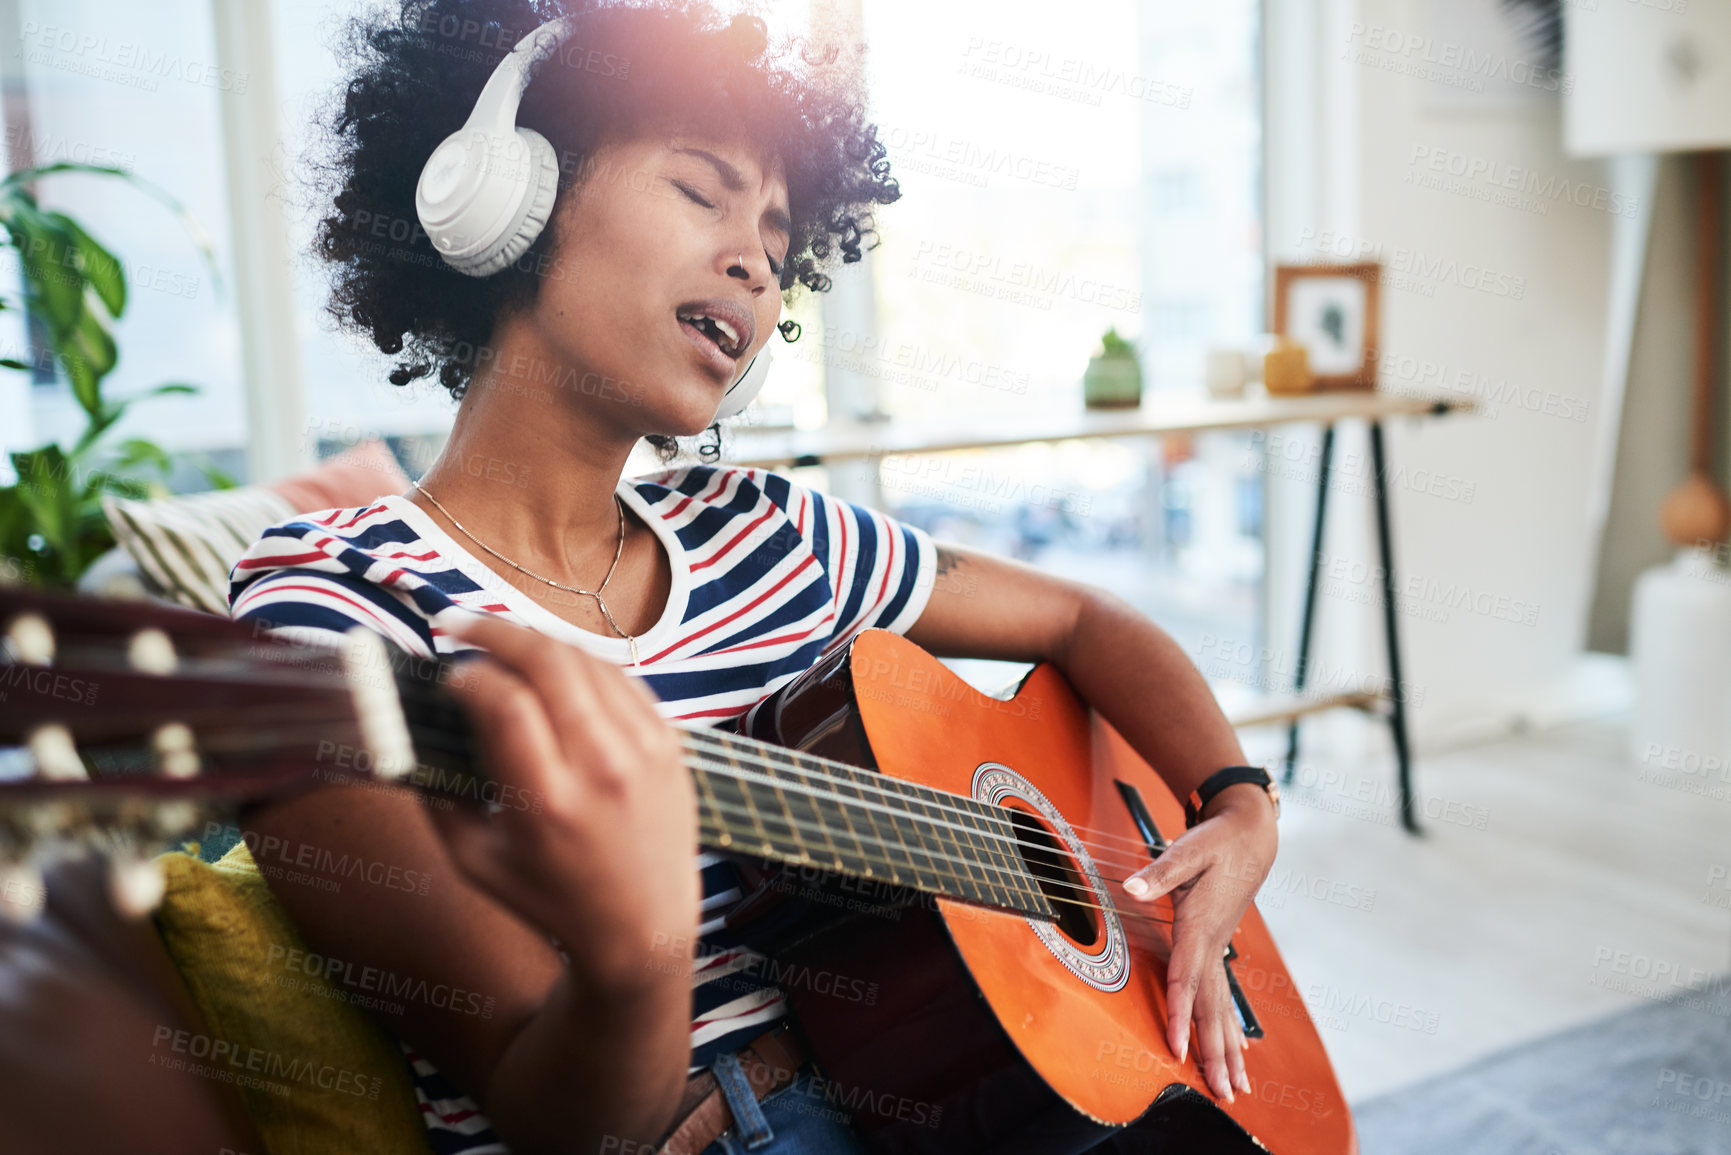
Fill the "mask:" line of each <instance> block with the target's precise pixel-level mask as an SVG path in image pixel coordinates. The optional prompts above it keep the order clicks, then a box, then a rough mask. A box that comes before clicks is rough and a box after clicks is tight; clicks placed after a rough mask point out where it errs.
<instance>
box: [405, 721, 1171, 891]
mask: <svg viewBox="0 0 1731 1155" xmlns="http://www.w3.org/2000/svg"><path fill="white" fill-rule="evenodd" d="M411 728H414V727H411ZM678 728H679V729H680V731H681V733H682V735H684V736H686V738H687V740H688V741H687V749H688V750H690V752H691V754H692V755H693V756H699V757H702V756H707V757H709V758H711V759H713V760H714V761H712V762H711V763H710V765H712V766H713V767H714V768H715V769H717V770H720V771H722V772H723V773H724V774H726V775H727V776H729V777H730V778H735V779H737V778H740V777H741V776H742V774H743V773H744V772H745V770H746V767H745V766H741V765H740V764H739V760H738V759H737V758H736V757H735V755H736V754H744V755H745V756H746V762H747V765H749V766H750V767H751V771H750V775H749V778H748V780H751V781H755V782H758V783H759V784H762V785H767V786H769V787H771V788H781V787H795V788H796V789H798V791H799V792H800V793H801V794H803V795H805V796H808V797H811V798H813V799H815V800H818V801H831V802H835V803H837V804H852V805H855V806H861V805H864V806H868V807H870V808H873V809H877V810H880V811H882V812H884V813H886V814H889V815H891V816H892V817H899V818H906V819H909V820H911V821H913V822H916V823H925V824H928V825H933V826H938V827H947V828H949V829H951V830H954V831H958V832H960V833H962V834H970V835H971V834H979V835H981V836H982V837H985V838H988V839H991V840H993V841H994V842H995V843H997V844H1000V845H1015V846H1020V847H1025V848H1028V849H1031V850H1044V849H1045V847H1044V845H1043V844H1041V843H1037V842H1031V841H1026V840H1024V839H1021V838H1019V837H1013V838H1005V837H1004V836H1003V835H1000V834H993V833H992V832H991V831H990V830H987V829H981V828H979V827H976V826H972V825H966V824H962V823H958V822H945V821H943V820H942V819H939V818H936V817H935V816H934V815H933V814H929V813H928V814H921V813H917V812H915V811H913V810H912V809H910V805H914V806H924V807H926V808H928V809H930V810H936V811H940V812H944V811H947V812H948V813H950V814H953V815H956V816H958V817H965V818H968V819H971V820H973V821H974V822H989V823H992V824H993V825H1003V826H1010V828H1011V829H1015V828H1014V827H1013V826H1011V824H1010V823H1009V821H1008V820H1007V818H1006V817H1005V812H1004V810H1003V809H1002V808H997V807H991V806H988V805H987V804H985V803H980V802H977V801H975V800H973V799H968V798H965V797H964V796H961V795H950V794H945V793H942V792H936V791H933V792H931V793H930V794H929V795H928V796H927V797H919V796H916V795H914V794H910V793H908V791H909V790H913V791H929V790H930V788H929V787H923V786H920V785H918V784H917V783H906V782H902V781H901V780H899V779H892V778H888V777H887V776H883V775H878V774H873V773H870V772H867V771H861V770H860V768H858V767H854V766H850V765H848V764H847V763H843V762H836V761H834V760H830V759H820V758H819V757H818V756H815V755H805V754H800V753H798V752H795V751H789V750H787V749H786V748H784V747H779V746H773V745H771V744H768V743H761V742H760V741H759V740H758V739H750V738H748V739H745V741H746V742H749V743H752V745H750V746H743V747H741V746H737V745H735V743H737V742H738V740H739V739H738V737H737V736H733V735H729V736H728V739H726V740H723V739H721V738H720V736H718V735H715V734H713V733H712V732H709V731H706V730H701V729H695V728H686V727H678ZM759 749H761V750H762V751H764V752H766V753H769V752H772V753H769V756H768V757H764V756H762V755H760V754H759V753H758V751H759ZM777 755H779V756H780V757H776V756H777ZM799 757H803V758H805V759H807V761H810V762H817V763H819V765H817V766H808V765H801V764H800V763H799V762H798V761H796V760H794V759H796V758H799ZM784 759H785V760H784ZM760 763H761V765H760ZM823 763H828V765H827V766H825V765H823ZM770 767H774V768H779V769H781V770H783V771H789V772H793V773H795V774H797V775H799V776H800V777H798V778H779V777H776V776H775V774H774V773H773V771H772V770H771V769H770ZM829 767H834V770H829ZM826 770H828V771H829V772H828V773H825V772H824V771H826ZM836 771H839V772H840V774H838V773H836ZM844 776H845V778H844ZM838 779H843V780H845V781H846V782H847V784H848V785H852V786H854V787H855V788H856V789H858V790H860V791H861V792H862V793H863V794H871V795H875V796H877V797H878V798H880V799H883V800H885V801H884V802H880V803H872V802H869V801H867V800H865V799H864V798H861V797H856V796H850V795H846V794H840V793H837V792H836V789H835V786H834V783H835V782H836V781H837V780H838ZM874 779H876V780H878V781H874ZM883 782H887V783H894V784H896V785H897V786H899V787H901V789H896V788H893V787H891V786H886V785H882V784H881V783H883ZM813 783H816V784H818V785H819V786H820V787H821V789H819V790H813V789H812V788H811V787H812V784H813ZM951 798H953V799H956V800H957V802H973V803H974V804H975V805H976V806H977V807H979V809H977V810H970V809H966V808H964V807H962V806H959V805H957V804H956V802H951V801H947V799H951ZM799 829H800V831H801V833H805V832H808V831H809V830H811V829H812V828H809V827H807V826H803V825H802V826H800V828H799ZM815 829H816V831H817V832H818V833H822V832H823V828H822V827H817V828H815ZM1072 829H1074V827H1072ZM1077 841H1078V842H1080V843H1081V845H1083V846H1084V847H1086V848H1087V849H1088V850H1090V851H1091V852H1094V856H1095V857H1096V859H1097V860H1099V861H1101V862H1103V863H1106V864H1107V865H1110V866H1113V867H1116V868H1117V869H1120V870H1125V871H1133V870H1136V869H1139V868H1140V867H1141V866H1143V865H1146V864H1145V863H1144V862H1142V861H1141V859H1140V857H1136V858H1133V859H1130V860H1128V861H1126V860H1125V859H1123V858H1119V857H1115V856H1117V855H1120V854H1123V853H1125V852H1124V850H1123V849H1122V848H1119V847H1109V846H1105V845H1103V844H1099V843H1096V842H1092V841H1090V840H1087V839H1082V838H1078V840H1077ZM1138 852H1139V854H1147V852H1148V851H1147V845H1146V843H1143V844H1141V845H1140V846H1138V847H1137V848H1136V851H1135V852H1133V853H1138Z"/></svg>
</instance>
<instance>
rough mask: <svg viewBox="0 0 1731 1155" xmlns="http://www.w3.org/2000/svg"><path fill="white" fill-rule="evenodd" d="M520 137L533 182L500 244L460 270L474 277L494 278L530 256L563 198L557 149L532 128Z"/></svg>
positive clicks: (520, 132)
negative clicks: (526, 154)
mask: <svg viewBox="0 0 1731 1155" xmlns="http://www.w3.org/2000/svg"><path fill="white" fill-rule="evenodd" d="M517 137H518V139H519V140H521V141H522V142H523V143H524V145H525V146H527V148H528V157H527V158H526V163H527V164H528V167H529V181H528V184H527V186H526V187H525V188H524V189H523V191H522V199H521V200H520V201H519V202H518V204H517V207H516V212H515V213H514V214H513V216H512V220H511V224H510V225H509V226H507V227H506V229H505V232H504V233H503V234H502V235H501V236H500V238H499V240H498V241H497V242H495V243H494V244H492V245H489V246H488V247H487V250H486V251H485V252H483V253H478V254H476V256H475V257H474V259H473V260H472V262H465V266H464V267H462V268H460V269H459V271H461V272H464V273H468V274H469V275H470V276H472V277H488V276H492V275H493V274H494V273H497V272H499V271H500V270H501V269H504V268H505V267H507V266H508V265H510V264H511V262H513V261H515V260H516V259H517V258H518V257H520V256H522V255H523V254H524V253H526V252H528V251H529V246H531V245H533V244H534V243H535V240H536V238H538V237H539V236H540V235H541V230H542V229H544V228H546V227H547V222H548V220H550V219H551V218H552V216H553V202H554V200H555V199H557V197H558V195H559V161H558V159H557V158H556V157H555V156H554V155H553V146H552V145H551V144H549V143H547V138H546V137H544V136H542V135H541V134H540V133H538V132H536V131H535V130H534V129H532V128H519V129H518V130H517Z"/></svg>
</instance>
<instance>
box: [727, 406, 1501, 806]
mask: <svg viewBox="0 0 1731 1155" xmlns="http://www.w3.org/2000/svg"><path fill="white" fill-rule="evenodd" d="M1473 409H1474V405H1473V403H1472V402H1471V401H1468V400H1464V399H1461V398H1456V397H1433V396H1423V397H1419V396H1404V395H1399V394H1388V393H1371V392H1351V393H1348V392H1339V393H1319V394H1312V395H1309V396H1302V397H1273V396H1267V395H1260V396H1252V397H1246V398H1242V399H1236V400H1230V401H1217V400H1213V399H1210V398H1206V397H1196V396H1190V395H1179V396H1173V397H1166V396H1162V395H1160V394H1157V393H1156V394H1151V395H1149V396H1147V397H1146V398H1145V399H1144V402H1143V404H1142V406H1141V407H1140V408H1136V409H1118V410H1088V411H1083V412H1079V413H1065V414H1056V415H1052V416H1044V415H1040V416H1035V417H1027V418H1003V419H998V418H992V417H986V418H977V419H969V420H966V421H947V422H941V423H940V422H921V421H885V422H857V421H856V422H834V423H832V424H830V425H828V426H826V427H825V428H823V429H813V430H791V429H752V428H751V427H750V426H746V427H744V428H742V429H738V430H736V431H734V432H733V433H732V434H731V435H730V438H729V440H730V443H731V444H730V445H729V446H728V448H729V452H728V453H727V459H728V460H729V461H730V462H733V463H735V464H739V465H755V466H762V467H765V468H782V467H788V466H796V467H797V466H806V465H828V464H833V463H835V462H840V461H859V460H873V459H877V458H882V457H887V456H896V455H902V454H923V453H945V452H949V451H952V450H959V449H991V448H998V447H1007V446H1012V445H1025V444H1028V443H1030V442H1037V441H1069V440H1074V439H1077V438H1090V437H1163V436H1167V435H1171V434H1179V433H1204V432H1208V431H1211V430H1226V429H1246V430H1247V429H1268V428H1271V427H1273V426H1277V425H1287V424H1293V423H1300V422H1315V423H1318V424H1320V425H1321V426H1322V429H1323V431H1322V458H1321V464H1320V467H1319V469H1318V472H1317V480H1316V520H1315V526H1314V531H1313V535H1312V540H1311V550H1310V565H1309V572H1308V574H1307V575H1306V579H1305V590H1304V614H1303V619H1302V624H1301V626H1300V628H1299V640H1298V660H1297V662H1296V663H1295V670H1294V678H1293V683H1294V684H1293V688H1292V693H1291V694H1290V695H1279V696H1275V697H1270V698H1264V699H1262V700H1260V701H1258V702H1257V703H1255V704H1254V705H1252V706H1250V707H1247V708H1243V709H1237V710H1231V711H1229V712H1228V716H1229V717H1231V718H1232V720H1233V723H1234V724H1235V725H1238V726H1260V725H1273V724H1281V723H1284V724H1285V725H1286V726H1287V747H1286V778H1287V780H1288V781H1291V778H1292V774H1293V771H1294V768H1295V767H1296V765H1297V762H1298V721H1299V719H1300V718H1301V717H1303V716H1304V715H1307V714H1314V713H1317V712H1319V711H1322V710H1331V709H1339V708H1352V709H1358V710H1364V711H1366V712H1370V713H1382V714H1384V716H1385V717H1386V718H1387V720H1388V723H1389V732H1390V734H1391V736H1392V737H1393V739H1394V750H1395V763H1396V769H1397V774H1398V778H1399V790H1400V821H1401V825H1402V826H1404V827H1405V828H1406V829H1407V830H1409V831H1411V832H1413V833H1415V834H1416V833H1418V829H1419V827H1418V819H1417V814H1416V808H1415V806H1414V797H1413V789H1412V755H1411V750H1410V748H1409V746H1408V742H1407V726H1406V702H1405V690H1404V686H1405V683H1404V682H1402V680H1401V672H1400V642H1399V631H1398V629H1397V623H1398V621H1399V610H1398V607H1397V605H1396V602H1395V590H1396V582H1395V572H1394V549H1393V545H1392V543H1391V539H1390V534H1389V512H1388V508H1389V506H1388V484H1387V477H1388V467H1387V451H1386V449H1385V448H1384V445H1383V435H1382V423H1383V421H1385V420H1387V419H1389V418H1392V417H1415V418H1422V417H1441V416H1443V415H1445V414H1449V413H1462V412H1471V411H1472V410H1473ZM1352 419H1357V420H1362V421H1364V422H1366V423H1367V424H1368V426H1369V430H1370V452H1371V470H1372V473H1373V477H1372V489H1373V490H1374V492H1375V494H1376V527H1377V545H1378V550H1379V553H1380V558H1381V562H1382V593H1383V629H1384V633H1385V637H1386V641H1387V644H1388V676H1389V687H1390V692H1389V693H1388V694H1386V695H1381V694H1370V693H1363V692H1359V693H1347V694H1332V695H1326V696H1316V695H1309V696H1307V695H1306V694H1305V692H1304V689H1305V678H1306V675H1307V673H1308V669H1307V667H1308V666H1309V663H1310V645H1311V634H1312V626H1313V625H1314V623H1315V619H1316V595H1317V589H1318V585H1319V581H1318V578H1319V571H1320V568H1321V557H1322V541H1323V529H1324V527H1325V525H1326V523H1327V516H1328V488H1329V471H1330V469H1331V468H1332V465H1333V461H1334V429H1335V425H1336V424H1338V423H1339V422H1341V421H1344V420H1352Z"/></svg>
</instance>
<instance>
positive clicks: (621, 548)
mask: <svg viewBox="0 0 1731 1155" xmlns="http://www.w3.org/2000/svg"><path fill="white" fill-rule="evenodd" d="M409 484H410V485H413V486H414V487H415V488H416V489H418V490H420V491H421V493H422V494H423V495H425V496H426V499H427V500H428V501H430V502H432V503H433V508H435V509H437V510H438V511H439V512H440V513H442V514H444V515H445V517H446V519H448V520H449V521H450V523H451V524H452V525H454V526H456V527H457V528H458V529H459V530H461V531H462V534H463V536H464V537H466V538H468V539H469V540H470V541H472V542H474V543H475V544H476V545H478V546H480V547H481V548H482V549H484V550H486V551H487V552H488V553H490V554H492V555H493V556H494V557H496V558H498V559H499V560H500V561H502V562H504V563H505V564H506V565H508V566H510V567H511V568H512V569H514V570H516V571H517V572H518V573H521V574H526V575H528V576H529V577H532V578H534V579H535V580H536V581H538V582H546V583H547V584H548V585H550V586H552V587H553V588H554V589H560V590H565V591H566V592H567V593H573V594H582V595H583V596H584V597H589V598H594V599H595V604H596V605H597V606H599V607H600V608H601V616H602V617H604V618H606V619H607V624H608V625H610V626H612V627H613V632H614V633H616V634H618V635H619V636H620V637H622V638H624V639H625V641H626V643H627V644H628V645H630V647H631V664H632V665H633V666H635V665H638V664H639V663H638V659H637V639H636V638H634V637H632V636H631V635H630V634H628V633H626V632H625V631H624V630H622V629H620V628H619V623H618V622H616V621H614V620H613V613H612V611H611V610H609V609H608V608H607V603H606V602H605V601H603V600H602V599H601V591H602V590H604V589H606V588H607V583H608V582H609V581H611V580H612V579H613V571H614V570H615V569H617V568H618V567H619V555H620V554H622V553H624V552H625V504H624V503H623V502H621V501H620V500H619V495H618V494H617V493H615V494H614V495H613V504H614V506H615V507H617V508H618V510H619V544H618V545H617V546H615V547H614V549H613V564H612V565H610V566H608V567H607V576H606V577H604V578H602V579H601V584H600V585H599V586H596V587H595V588H594V589H592V590H585V589H578V588H577V587H576V586H568V585H565V584H564V583H563V582H556V581H554V580H553V579H552V578H549V577H542V576H541V575H540V574H538V573H536V572H535V571H534V570H532V569H529V568H527V567H525V566H520V565H518V564H517V563H516V562H514V561H512V560H511V559H510V558H508V557H506V556H505V555H504V554H502V553H500V552H499V551H498V550H496V549H494V548H493V547H492V546H490V545H488V544H487V543H486V542H484V541H482V540H481V539H480V538H478V537H476V536H475V535H474V534H472V533H470V532H469V531H468V529H466V528H465V527H464V525H463V523H462V522H460V521H458V520H457V519H456V518H454V517H452V516H451V511H450V510H448V509H446V508H445V507H444V506H443V505H440V504H439V499H438V498H436V497H434V496H433V495H432V494H431V493H428V492H427V487H426V486H424V485H422V484H421V483H420V482H418V481H411V482H410V483H409Z"/></svg>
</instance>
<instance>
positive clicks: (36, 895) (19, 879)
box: [0, 862, 48, 923]
mask: <svg viewBox="0 0 1731 1155" xmlns="http://www.w3.org/2000/svg"><path fill="white" fill-rule="evenodd" d="M47 903H48V888H47V887H46V886H44V885H43V883H42V872H41V871H39V870H37V869H36V868H35V867H34V866H30V865H28V864H27V863H23V862H0V919H5V920H6V921H8V922H13V923H26V922H29V921H31V920H32V919H34V918H35V917H36V916H37V915H39V914H41V913H42V908H43V907H44V906H46V905H47Z"/></svg>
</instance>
